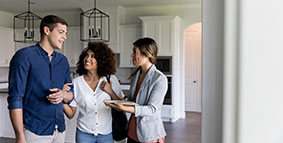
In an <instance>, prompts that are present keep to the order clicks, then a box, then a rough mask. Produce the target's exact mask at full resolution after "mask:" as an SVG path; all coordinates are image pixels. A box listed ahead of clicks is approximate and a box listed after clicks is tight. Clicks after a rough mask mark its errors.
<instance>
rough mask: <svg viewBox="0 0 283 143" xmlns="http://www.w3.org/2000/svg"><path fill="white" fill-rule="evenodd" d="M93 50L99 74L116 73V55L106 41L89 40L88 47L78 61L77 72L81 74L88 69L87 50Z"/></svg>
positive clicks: (101, 75)
mask: <svg viewBox="0 0 283 143" xmlns="http://www.w3.org/2000/svg"><path fill="white" fill-rule="evenodd" d="M89 50H91V51H92V52H93V53H94V58H95V59H96V61H97V74H98V76H100V77H103V76H106V75H110V74H115V72H116V68H115V65H116V56H115V54H114V53H113V51H112V50H111V48H109V46H108V45H107V44H106V43H104V42H89V43H88V46H87V48H85V49H84V50H83V51H82V53H81V54H80V57H79V61H78V63H77V70H76V72H77V73H78V74H79V75H84V74H86V73H87V70H86V69H85V68H84V59H85V57H86V56H87V51H89Z"/></svg>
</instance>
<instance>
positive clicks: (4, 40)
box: [0, 27, 15, 67]
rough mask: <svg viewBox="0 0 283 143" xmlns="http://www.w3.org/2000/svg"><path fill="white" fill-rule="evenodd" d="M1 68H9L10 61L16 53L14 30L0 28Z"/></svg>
mask: <svg viewBox="0 0 283 143" xmlns="http://www.w3.org/2000/svg"><path fill="white" fill-rule="evenodd" d="M0 43H1V44H0V50H1V52H0V67H9V63H10V60H11V58H12V56H13V55H14V52H15V45H14V44H15V43H14V41H13V29H12V28H4V27H0Z"/></svg>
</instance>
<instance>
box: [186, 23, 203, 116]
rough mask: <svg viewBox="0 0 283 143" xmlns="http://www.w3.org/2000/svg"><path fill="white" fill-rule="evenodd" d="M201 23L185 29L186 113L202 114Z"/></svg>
mask: <svg viewBox="0 0 283 143" xmlns="http://www.w3.org/2000/svg"><path fill="white" fill-rule="evenodd" d="M201 30H202V29H201V23H195V24H193V25H191V26H189V27H188V28H186V29H185V38H184V40H185V55H186V56H185V111H190V112H201V85H202V84H201V81H202V79H201V71H202V66H201V63H202V61H201V59H202V54H201V53H202V48H201V47H202V46H201V37H202V36H201Z"/></svg>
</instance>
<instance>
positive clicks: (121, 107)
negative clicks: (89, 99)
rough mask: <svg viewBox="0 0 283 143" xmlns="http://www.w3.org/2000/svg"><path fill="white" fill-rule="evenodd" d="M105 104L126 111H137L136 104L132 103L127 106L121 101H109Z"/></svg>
mask: <svg viewBox="0 0 283 143" xmlns="http://www.w3.org/2000/svg"><path fill="white" fill-rule="evenodd" d="M104 104H105V105H107V106H110V107H112V108H115V109H118V110H121V111H124V112H128V113H135V106H131V105H127V106H126V105H123V104H121V103H109V102H104Z"/></svg>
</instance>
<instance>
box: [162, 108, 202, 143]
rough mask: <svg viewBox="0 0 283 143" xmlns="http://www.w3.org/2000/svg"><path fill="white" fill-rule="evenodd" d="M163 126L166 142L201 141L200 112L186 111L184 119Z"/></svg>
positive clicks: (191, 142)
mask: <svg viewBox="0 0 283 143" xmlns="http://www.w3.org/2000/svg"><path fill="white" fill-rule="evenodd" d="M164 126H165V130H166V133H167V136H166V143H201V113H195V112H186V118H185V119H179V120H178V121H177V122H174V123H170V122H165V123H164Z"/></svg>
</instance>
